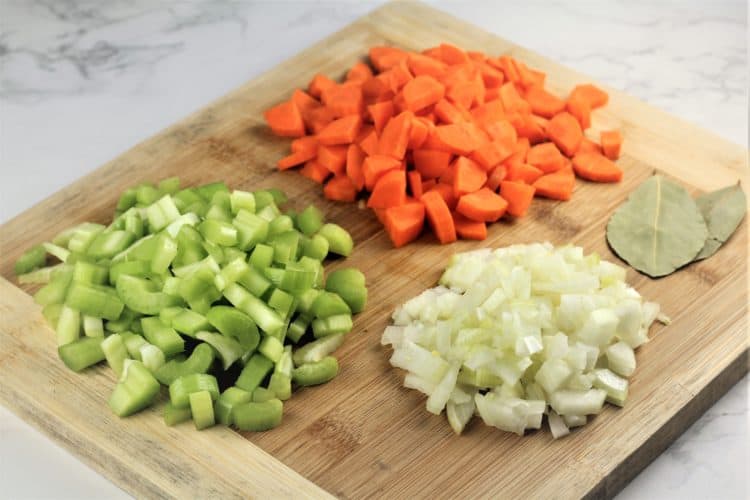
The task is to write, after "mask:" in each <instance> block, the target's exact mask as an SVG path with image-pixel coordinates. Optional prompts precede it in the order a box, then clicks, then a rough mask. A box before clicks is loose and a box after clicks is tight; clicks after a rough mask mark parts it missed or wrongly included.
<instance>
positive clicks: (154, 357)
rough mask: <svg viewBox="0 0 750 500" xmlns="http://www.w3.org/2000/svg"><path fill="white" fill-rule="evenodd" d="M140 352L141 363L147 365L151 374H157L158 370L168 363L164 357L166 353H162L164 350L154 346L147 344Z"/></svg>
mask: <svg viewBox="0 0 750 500" xmlns="http://www.w3.org/2000/svg"><path fill="white" fill-rule="evenodd" d="M140 352H141V361H142V362H143V364H144V365H146V368H148V369H149V371H150V372H151V373H154V372H156V370H158V369H159V368H161V367H162V366H163V365H164V363H165V362H166V358H165V357H164V353H163V352H162V350H161V349H159V348H158V347H156V346H155V345H153V344H146V345H143V346H141V348H140Z"/></svg>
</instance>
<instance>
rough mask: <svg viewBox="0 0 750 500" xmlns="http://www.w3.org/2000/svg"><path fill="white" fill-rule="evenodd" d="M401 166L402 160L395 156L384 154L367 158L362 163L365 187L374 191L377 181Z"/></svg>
mask: <svg viewBox="0 0 750 500" xmlns="http://www.w3.org/2000/svg"><path fill="white" fill-rule="evenodd" d="M398 168H401V162H400V161H399V160H397V159H395V158H392V157H390V156H384V155H372V156H368V157H367V158H365V160H364V162H363V163H362V173H363V174H364V177H365V188H366V189H367V190H368V191H372V189H373V188H374V187H375V183H376V182H377V181H378V179H380V177H381V176H382V175H383V174H385V173H386V172H388V171H389V170H394V169H398Z"/></svg>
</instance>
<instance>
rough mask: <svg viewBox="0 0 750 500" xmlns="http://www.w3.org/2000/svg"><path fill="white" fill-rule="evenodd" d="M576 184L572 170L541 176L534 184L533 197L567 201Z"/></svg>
mask: <svg viewBox="0 0 750 500" xmlns="http://www.w3.org/2000/svg"><path fill="white" fill-rule="evenodd" d="M575 184H576V178H575V175H573V170H572V168H567V167H566V168H562V169H560V170H558V171H557V172H555V173H553V174H547V175H543V176H542V177H540V178H539V179H537V180H536V182H534V184H533V186H534V189H536V191H535V192H534V195H535V196H543V197H545V198H551V199H553V200H562V201H566V200H569V199H570V197H571V196H572V194H573V189H574V187H575Z"/></svg>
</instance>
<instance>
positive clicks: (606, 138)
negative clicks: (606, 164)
mask: <svg viewBox="0 0 750 500" xmlns="http://www.w3.org/2000/svg"><path fill="white" fill-rule="evenodd" d="M600 141H601V143H602V150H603V151H604V156H606V157H607V158H609V159H610V160H616V159H618V158H619V157H620V147H621V146H622V134H620V131H619V130H602V133H601V136H600Z"/></svg>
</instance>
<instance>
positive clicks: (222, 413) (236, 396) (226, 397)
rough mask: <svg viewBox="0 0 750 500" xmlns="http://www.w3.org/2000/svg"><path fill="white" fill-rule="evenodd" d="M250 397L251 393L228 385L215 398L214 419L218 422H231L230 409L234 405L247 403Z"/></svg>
mask: <svg viewBox="0 0 750 500" xmlns="http://www.w3.org/2000/svg"><path fill="white" fill-rule="evenodd" d="M252 397H253V395H252V393H250V392H248V391H245V390H243V389H240V388H239V387H229V388H228V389H226V390H225V391H224V392H222V393H221V395H220V396H219V399H217V400H216V406H215V411H216V420H218V421H219V423H220V424H223V425H230V424H231V423H232V409H233V408H234V407H235V405H238V404H242V403H249V402H250V401H252Z"/></svg>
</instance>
